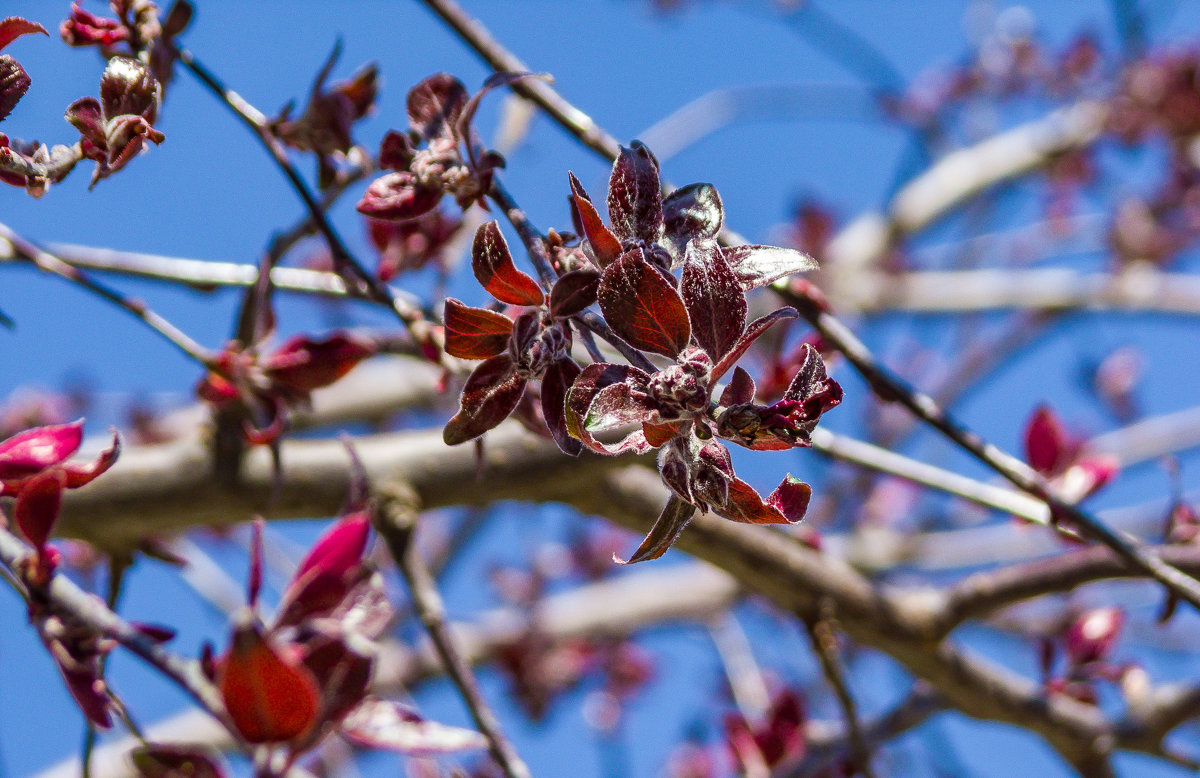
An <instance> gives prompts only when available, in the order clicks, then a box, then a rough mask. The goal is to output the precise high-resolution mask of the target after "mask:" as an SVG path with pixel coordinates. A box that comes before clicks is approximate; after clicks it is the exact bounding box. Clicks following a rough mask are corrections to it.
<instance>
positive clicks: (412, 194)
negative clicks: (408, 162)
mask: <svg viewBox="0 0 1200 778" xmlns="http://www.w3.org/2000/svg"><path fill="white" fill-rule="evenodd" d="M443 194H444V192H443V191H442V189H441V188H439V187H435V186H430V185H428V184H423V183H421V182H419V181H417V179H416V177H415V176H413V174H412V173H410V172H408V171H407V170H402V171H399V172H394V173H387V174H385V175H382V176H380V177H379V178H377V179H375V180H374V181H372V182H371V185H370V186H368V187H367V191H366V192H364V193H363V196H362V199H361V200H359V201H358V205H356V206H355V208H356V209H357V210H358V212H359V213H361V214H363V215H364V216H370V217H372V218H375V219H389V220H392V221H403V220H405V219H416V218H417V217H418V216H423V215H425V214H427V213H429V212H430V211H432V210H433V209H434V208H436V207H437V204H438V203H439V202H441V200H442V195H443Z"/></svg>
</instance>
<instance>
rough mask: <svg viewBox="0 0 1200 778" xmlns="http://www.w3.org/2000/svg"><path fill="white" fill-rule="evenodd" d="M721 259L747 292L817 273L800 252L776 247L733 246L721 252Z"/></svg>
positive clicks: (813, 260)
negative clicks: (813, 272)
mask: <svg viewBox="0 0 1200 778" xmlns="http://www.w3.org/2000/svg"><path fill="white" fill-rule="evenodd" d="M725 259H726V260H728V261H729V265H730V267H732V268H733V272H734V273H736V274H737V278H738V281H739V282H740V283H741V285H742V289H743V290H744V291H747V292H748V291H750V290H751V289H757V288H758V287H760V286H766V285H767V284H769V283H771V282H773V281H778V280H779V279H781V278H784V277H786V276H790V275H793V274H795V273H803V272H805V271H807V270H816V269H817V261H816V260H815V259H813V258H812V257H810V256H809V255H807V254H805V253H804V252H803V251H796V250H795V249H785V248H780V247H778V246H735V247H733V248H728V249H725Z"/></svg>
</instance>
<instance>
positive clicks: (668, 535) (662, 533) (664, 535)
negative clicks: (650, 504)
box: [613, 494, 696, 565]
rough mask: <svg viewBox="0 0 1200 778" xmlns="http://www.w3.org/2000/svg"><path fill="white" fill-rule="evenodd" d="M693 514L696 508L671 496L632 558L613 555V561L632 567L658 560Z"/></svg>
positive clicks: (677, 497) (675, 496) (676, 496)
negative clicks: (625, 558)
mask: <svg viewBox="0 0 1200 778" xmlns="http://www.w3.org/2000/svg"><path fill="white" fill-rule="evenodd" d="M695 513H696V506H694V505H691V504H690V503H687V502H685V501H683V500H682V499H680V497H679V496H678V495H674V494H673V495H671V499H669V500H667V505H666V507H665V508H663V510H662V513H660V514H659V516H658V519H657V520H656V521H655V522H654V526H653V527H651V528H650V532H649V533H648V534H647V535H646V538H645V539H644V540H643V541H642V544H641V545H640V546H638V547H637V550H636V551H634V552H633V556H631V557H629V559H627V560H622V559H620V558H619V557H617V556H616V555H615V554H614V555H613V561H614V562H616V563H617V564H619V565H632V564H634V563H636V562H644V561H645V560H647V559H658V558H659V557H660V556H662V555H663V554H665V553H666V552H667V549H668V548H670V547H671V544H672V543H674V542H675V539H676V538H677V537H679V533H680V532H683V528H684V527H686V526H687V524H688V522H689V521H691V520H692V516H693V514H695Z"/></svg>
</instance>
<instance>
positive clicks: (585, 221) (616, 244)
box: [567, 173, 621, 270]
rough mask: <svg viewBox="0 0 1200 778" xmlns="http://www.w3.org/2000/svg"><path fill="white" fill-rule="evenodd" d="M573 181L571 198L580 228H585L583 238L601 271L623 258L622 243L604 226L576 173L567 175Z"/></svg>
mask: <svg viewBox="0 0 1200 778" xmlns="http://www.w3.org/2000/svg"><path fill="white" fill-rule="evenodd" d="M567 175H568V176H569V177H570V179H571V197H572V199H573V200H574V201H575V210H576V211H577V212H578V213H579V222H580V226H581V227H583V237H584V238H586V239H587V242H588V245H589V246H591V248H592V256H593V257H594V258H595V260H596V264H597V265H599V266H600V269H601V270H603V269H604V268H606V267H608V266H609V265H611V264H612V263H613V262H615V261H616V260H617V257H619V256H621V241H619V240H617V237H616V236H615V235H613V234H612V232H610V231H609V229H608V228H607V227H605V226H604V222H603V221H601V219H600V213H599V212H598V211H597V210H596V206H595V205H593V204H592V200H591V198H589V197H588V195H587V192H585V191H583V185H582V184H580V183H579V179H577V178H576V177H575V174H574V173H567Z"/></svg>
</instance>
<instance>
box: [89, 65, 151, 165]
mask: <svg viewBox="0 0 1200 778" xmlns="http://www.w3.org/2000/svg"><path fill="white" fill-rule="evenodd" d="M160 98H161V92H160V90H159V88H158V80H157V79H156V78H154V74H153V73H151V72H150V68H148V67H147V66H146V65H144V64H142V63H141V62H140V61H138V60H136V59H133V58H132V57H113V58H112V59H110V60H109V61H108V65H107V66H106V67H105V68H104V73H103V74H102V75H101V76H100V105H101V107H102V108H103V111H104V118H105V120H106V121H109V122H111V121H113V120H115V119H116V118H117V117H119V116H138V117H141V118H143V119H145V120H146V121H148V122H149V123H151V124H153V123H154V120H155V118H156V117H157V115H158V103H159V99H160ZM108 133H109V136H110V138H109V147H110V151H111V149H112V147H113V146H115V145H124V144H115V143H113V141H112V138H111V136H112V134H113V130H112V128H111V127H110V128H109V129H108Z"/></svg>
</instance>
